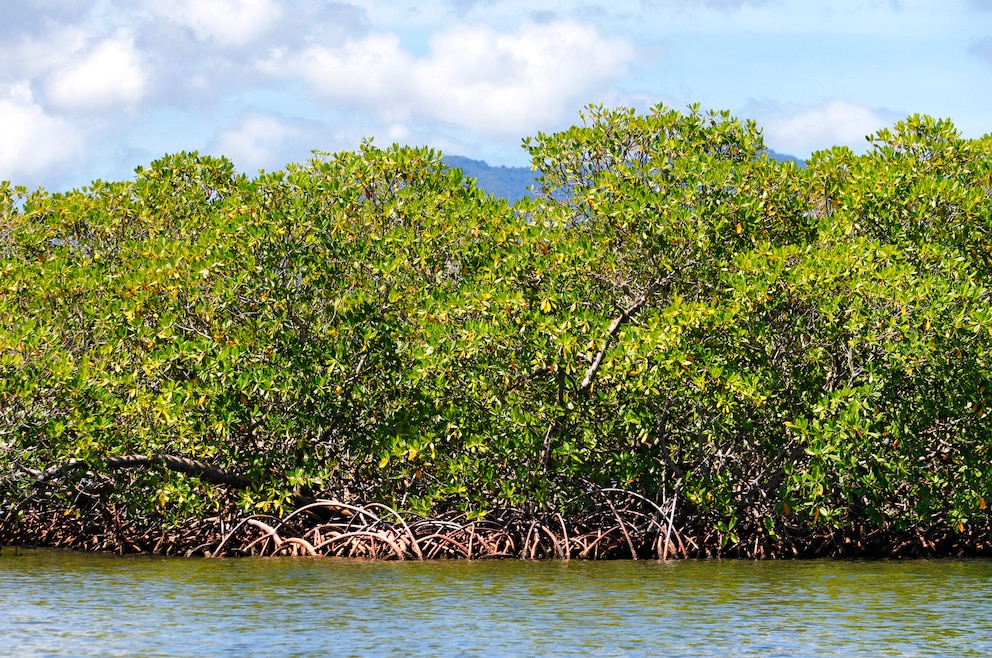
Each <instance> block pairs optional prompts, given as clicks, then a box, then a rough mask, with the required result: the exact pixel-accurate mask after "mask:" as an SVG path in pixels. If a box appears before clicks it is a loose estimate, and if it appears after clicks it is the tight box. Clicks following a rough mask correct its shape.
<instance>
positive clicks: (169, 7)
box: [149, 0, 282, 48]
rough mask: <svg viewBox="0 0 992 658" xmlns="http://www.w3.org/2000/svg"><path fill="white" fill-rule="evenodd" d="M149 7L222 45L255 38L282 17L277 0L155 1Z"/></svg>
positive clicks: (201, 39)
mask: <svg viewBox="0 0 992 658" xmlns="http://www.w3.org/2000/svg"><path fill="white" fill-rule="evenodd" d="M149 7H150V8H151V9H152V11H154V12H155V13H157V14H158V15H159V16H161V17H163V18H167V19H169V20H171V21H173V22H175V23H178V24H180V25H182V26H183V27H186V28H187V29H189V30H191V31H192V32H193V35H194V36H195V37H196V39H197V40H199V41H202V42H208V43H213V44H215V45H217V46H220V47H222V48H232V47H240V46H244V45H247V44H249V43H251V42H252V41H255V40H256V39H258V38H259V37H260V36H262V35H263V34H265V33H266V32H268V31H269V30H270V29H272V28H273V26H275V25H276V24H277V23H278V22H279V19H280V18H281V16H282V9H281V7H280V5H279V3H277V2H275V1H274V0H155V1H154V2H151V3H150V4H149Z"/></svg>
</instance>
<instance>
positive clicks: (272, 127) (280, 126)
mask: <svg viewBox="0 0 992 658" xmlns="http://www.w3.org/2000/svg"><path fill="white" fill-rule="evenodd" d="M309 128H310V127H309V126H305V125H302V124H301V123H300V122H295V121H292V120H289V119H286V118H283V117H277V116H274V115H270V114H258V113H254V114H250V115H248V116H245V117H242V119H241V120H240V121H239V123H238V125H237V126H235V127H233V128H230V129H228V130H223V131H221V132H220V133H218V135H217V137H216V139H215V140H214V142H213V144H212V145H211V146H210V148H209V149H208V150H209V151H210V152H211V153H216V154H217V155H223V156H226V157H228V158H230V159H231V160H232V161H233V162H234V163H235V165H237V167H238V169H239V170H241V171H244V172H253V171H257V170H259V169H274V168H277V167H282V166H283V165H285V164H286V163H287V162H290V161H298V160H300V159H302V158H301V156H302V155H307V154H308V153H309V149H312V148H313V146H309V147H308V146H305V145H304V144H303V143H304V142H307V141H308V140H309V139H310V138H311V137H312V135H311V134H310V133H311V132H312V131H311V130H309ZM301 151H303V153H301Z"/></svg>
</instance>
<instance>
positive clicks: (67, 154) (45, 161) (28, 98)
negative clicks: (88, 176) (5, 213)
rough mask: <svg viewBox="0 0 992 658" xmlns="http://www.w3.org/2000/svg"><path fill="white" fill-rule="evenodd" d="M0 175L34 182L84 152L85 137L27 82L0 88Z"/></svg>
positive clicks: (19, 181)
mask: <svg viewBox="0 0 992 658" xmlns="http://www.w3.org/2000/svg"><path fill="white" fill-rule="evenodd" d="M0 126H3V127H4V137H3V139H0V179H5V180H11V181H13V182H15V183H19V184H34V183H35V179H36V177H37V176H38V175H39V174H49V173H50V172H51V170H52V169H57V168H59V167H60V166H61V165H62V163H64V162H65V161H66V160H68V159H72V158H76V157H78V156H80V155H81V154H82V152H83V139H82V138H81V137H80V136H79V134H78V133H77V132H76V131H74V130H73V129H72V127H71V126H69V124H68V123H66V121H64V120H63V119H60V118H58V117H53V116H51V115H49V114H47V113H46V112H45V111H44V109H43V108H42V107H41V106H40V105H38V103H37V102H35V99H34V95H33V94H32V92H31V88H30V86H29V85H28V84H27V83H25V82H20V83H17V84H14V85H10V86H7V87H6V88H0Z"/></svg>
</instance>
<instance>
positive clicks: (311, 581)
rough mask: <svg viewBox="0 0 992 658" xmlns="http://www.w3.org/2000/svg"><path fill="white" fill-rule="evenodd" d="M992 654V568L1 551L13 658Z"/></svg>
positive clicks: (1, 621)
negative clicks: (369, 559) (221, 557)
mask: <svg viewBox="0 0 992 658" xmlns="http://www.w3.org/2000/svg"><path fill="white" fill-rule="evenodd" d="M138 654H141V655H149V656H154V655H183V656H304V655H355V656H375V655H436V656H475V655H485V656H504V655H519V656H528V655H596V656H600V655H604V656H627V655H629V656H639V655H656V656H657V655H667V656H673V655H684V656H713V655H719V656H735V655H755V656H758V655H760V656H806V655H809V656H814V655H815V656H822V655H844V656H851V655H900V656H933V655H946V656H968V655H973V656H988V655H992V562H990V561H981V560H965V561H957V560H938V561H907V562H895V561H884V562H836V561H815V562H731V561H723V562H717V561H709V562H673V563H659V562H626V561H625V562H595V563H588V562H570V563H561V562H540V563H532V562H520V561H506V562H432V563H416V562H404V563H396V562H393V563H373V562H363V561H350V560H349V561H344V560H333V559H309V558H278V559H242V560H183V559H166V558H153V557H114V556H106V555H89V554H77V553H64V552H58V551H42V550H24V549H20V550H19V551H18V554H17V555H15V554H14V549H13V548H11V547H6V548H4V549H3V553H2V554H0V655H12V656H36V655H64V656H89V655H101V656H107V655H128V656H130V655H138Z"/></svg>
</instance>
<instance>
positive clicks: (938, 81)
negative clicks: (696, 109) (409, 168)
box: [0, 0, 992, 190]
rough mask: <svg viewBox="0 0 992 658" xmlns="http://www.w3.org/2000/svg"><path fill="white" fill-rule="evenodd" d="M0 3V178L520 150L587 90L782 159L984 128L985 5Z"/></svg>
mask: <svg viewBox="0 0 992 658" xmlns="http://www.w3.org/2000/svg"><path fill="white" fill-rule="evenodd" d="M7 4H8V5H13V7H12V8H11V7H10V6H8V7H5V8H4V10H3V16H2V21H0V126H2V127H3V132H4V135H3V137H0V180H3V179H6V180H11V181H13V182H14V183H16V184H24V185H28V186H30V187H37V186H44V187H46V188H48V189H51V190H61V189H67V188H70V187H75V186H80V185H85V184H86V183H88V182H89V181H91V180H93V179H95V178H103V179H111V180H119V179H123V178H128V177H130V175H131V173H132V172H133V170H134V168H135V167H137V166H139V165H144V164H147V163H148V162H150V161H151V160H153V159H155V158H158V157H160V156H161V155H163V154H165V153H170V152H176V151H182V150H186V151H192V150H196V151H200V152H201V153H211V154H214V155H226V156H228V157H230V158H231V159H232V160H233V161H234V162H235V164H236V165H237V166H238V168H239V169H240V170H242V171H246V172H249V173H254V172H255V171H257V170H258V169H260V168H263V169H267V170H272V169H278V168H281V167H283V166H284V165H285V164H286V163H288V162H293V161H302V160H305V159H307V158H308V157H309V155H310V152H311V151H312V150H314V149H319V150H324V151H337V150H342V149H353V148H355V147H356V146H357V145H358V144H359V143H360V142H361V140H362V139H363V138H366V137H372V138H374V139H375V141H376V143H378V144H380V145H386V144H389V143H391V142H400V143H407V144H416V145H429V146H432V147H436V148H439V149H441V150H443V151H444V152H445V153H449V154H457V155H465V156H468V157H472V158H478V159H485V160H486V161H488V162H489V163H490V164H506V165H524V164H527V163H528V162H527V155H526V153H525V152H524V151H523V150H522V149H521V147H520V144H521V140H522V138H523V137H526V136H528V135H533V134H536V133H537V132H538V131H543V132H550V131H554V130H559V129H562V128H565V127H567V126H569V125H571V124H573V123H576V122H577V121H578V119H579V111H580V110H581V109H582V107H584V106H586V105H588V104H590V103H604V104H607V105H611V106H620V105H622V106H632V107H637V108H640V109H647V108H649V107H651V106H653V105H655V104H657V103H664V104H666V105H669V106H672V107H676V108H685V106H687V105H688V104H690V103H694V102H698V103H700V104H702V106H703V107H704V108H713V109H729V110H731V112H733V113H734V114H735V115H737V116H741V117H748V118H753V119H755V120H756V121H757V122H758V124H759V125H760V126H761V127H762V129H763V131H764V135H765V141H766V144H767V145H768V146H769V147H770V148H772V149H775V150H776V151H780V152H783V153H790V154H793V155H797V156H800V157H806V156H808V155H809V154H810V153H811V152H812V151H814V150H817V149H820V148H827V147H829V146H832V145H835V144H846V145H849V146H851V147H852V148H855V149H856V150H859V151H860V150H863V149H864V148H865V145H866V142H865V139H864V138H865V135H867V134H869V133H871V132H873V131H875V130H877V129H879V128H882V127H885V126H888V125H891V124H892V123H894V122H895V121H897V120H898V119H900V118H903V117H905V116H907V115H909V114H913V113H924V114H931V115H934V116H937V117H941V118H950V119H951V120H952V121H954V123H955V125H957V127H958V129H959V130H961V132H962V133H963V134H964V135H965V136H966V137H978V136H981V135H983V134H987V133H989V132H992V0H929V1H923V0H829V1H828V0H613V1H611V2H598V1H584V2H583V1H579V2H571V1H569V0H554V1H552V0H527V1H522V0H520V1H518V0H416V1H415V2H393V1H391V0H376V1H372V0H352V1H350V2H349V1H342V2H327V1H322V0H309V1H303V0H17V2H10V3H7Z"/></svg>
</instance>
